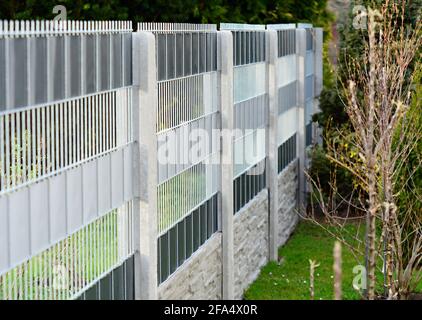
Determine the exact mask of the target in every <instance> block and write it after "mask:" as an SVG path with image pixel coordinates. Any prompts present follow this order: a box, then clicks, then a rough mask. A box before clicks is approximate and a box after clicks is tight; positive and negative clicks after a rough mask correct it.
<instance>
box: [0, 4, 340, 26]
mask: <svg viewBox="0 0 422 320" xmlns="http://www.w3.org/2000/svg"><path fill="white" fill-rule="evenodd" d="M56 5H63V6H65V7H66V9H67V15H68V18H69V19H77V20H132V21H134V22H142V21H145V22H191V23H220V22H238V23H256V24H265V23H290V22H310V23H313V24H315V25H318V26H326V25H327V23H328V21H330V19H331V18H332V16H331V14H330V13H329V12H328V11H327V9H326V7H327V6H326V5H327V0H226V1H223V0H207V1H205V0H172V1H167V0H100V1H87V0H84V1H82V0H59V1H57V0H54V1H53V0H44V1H36V0H26V1H22V0H3V1H1V2H0V19H29V20H32V19H34V20H35V19H51V18H53V17H54V16H55V14H54V13H53V8H54V6H56Z"/></svg>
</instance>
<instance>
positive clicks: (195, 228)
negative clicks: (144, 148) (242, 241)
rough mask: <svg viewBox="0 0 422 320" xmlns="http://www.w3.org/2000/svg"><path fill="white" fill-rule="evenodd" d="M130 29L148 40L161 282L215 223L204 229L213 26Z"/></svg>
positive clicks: (212, 175) (214, 122)
mask: <svg viewBox="0 0 422 320" xmlns="http://www.w3.org/2000/svg"><path fill="white" fill-rule="evenodd" d="M138 30H145V31H152V32H153V33H154V35H155V41H156V58H157V59H156V61H157V80H158V92H157V94H158V106H157V107H158V109H157V141H158V145H157V148H158V163H157V166H158V183H159V184H158V186H157V195H158V197H157V199H158V200H157V201H158V210H157V211H158V212H157V213H158V219H157V222H158V234H159V238H158V246H159V250H158V261H159V265H158V282H159V283H161V282H162V281H164V280H165V279H166V278H167V277H168V276H169V275H170V274H172V273H173V272H174V271H175V270H176V268H177V267H178V266H180V265H181V264H182V263H183V261H185V260H186V259H188V258H189V257H190V255H191V254H192V253H193V252H195V251H196V250H197V249H198V248H199V245H200V244H202V243H203V242H204V241H205V240H206V239H208V238H209V237H210V236H211V234H212V233H214V232H215V231H216V230H217V229H216V228H211V227H210V229H209V230H210V231H212V232H210V233H209V234H208V229H206V227H207V226H208V224H207V221H208V220H207V219H208V218H207V215H208V214H212V213H213V212H214V211H212V210H211V209H210V208H211V206H209V203H210V202H212V201H211V199H213V197H215V196H216V194H217V192H218V191H219V190H218V181H219V172H220V170H219V157H220V154H219V144H218V141H219V135H218V134H219V130H220V121H219V117H218V114H219V102H218V92H217V90H218V71H217V50H218V48H217V32H216V26H215V25H192V24H155V23H141V24H139V25H138ZM208 206H209V207H210V208H209V209H205V208H208ZM208 211H209V212H210V213H208ZM201 219H202V220H201ZM200 221H202V222H200ZM204 223H205V224H204ZM186 224H188V225H190V227H186ZM201 230H202V231H201ZM201 232H202V233H201ZM186 239H192V240H191V241H186ZM187 243H188V244H187Z"/></svg>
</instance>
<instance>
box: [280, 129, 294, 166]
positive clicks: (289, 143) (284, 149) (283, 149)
mask: <svg viewBox="0 0 422 320" xmlns="http://www.w3.org/2000/svg"><path fill="white" fill-rule="evenodd" d="M296 146H297V134H296V133H295V134H294V135H292V136H291V137H289V138H288V139H287V140H286V141H285V142H283V143H282V144H281V145H280V146H279V147H278V173H280V172H281V171H283V169H284V168H286V167H287V166H288V165H289V164H290V163H291V162H292V161H293V160H295V159H296V157H297V154H296V153H297V152H296V150H297V149H296Z"/></svg>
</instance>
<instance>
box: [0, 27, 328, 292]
mask: <svg viewBox="0 0 422 320" xmlns="http://www.w3.org/2000/svg"><path fill="white" fill-rule="evenodd" d="M219 29H220V31H217V26H216V25H194V24H173V23H140V24H139V25H138V26H137V30H138V31H137V32H133V29H132V23H131V22H127V21H118V22H114V21H113V22H112V21H105V22H99V21H89V22H87V21H83V22H82V21H0V300H2V299H4V300H8V299H22V300H23V299H25V300H26V299H30V300H32V299H135V298H137V299H139V298H155V297H157V287H158V286H159V285H160V284H161V283H163V282H165V281H168V279H169V277H171V275H172V274H174V273H175V272H176V271H177V269H178V268H179V267H181V266H182V265H183V264H185V263H186V262H187V261H189V259H191V257H192V255H194V254H195V252H196V251H198V249H199V248H200V247H201V246H202V245H204V243H206V241H207V240H208V239H209V238H210V237H212V235H213V234H215V233H219V232H222V233H223V242H224V243H223V246H222V247H223V252H224V254H223V257H224V258H223V273H224V279H223V286H224V288H225V289H224V292H225V294H223V296H224V297H230V281H231V278H230V272H231V271H230V263H232V261H231V259H232V257H231V258H230V248H231V246H232V244H231V243H230V241H232V232H233V230H232V228H231V227H230V221H231V219H233V215H235V214H237V213H238V212H239V211H240V210H241V209H242V207H244V206H245V205H246V204H247V203H249V202H250V201H253V199H254V197H255V196H256V195H257V194H258V193H259V192H260V191H261V190H263V189H266V188H267V189H269V190H270V202H271V203H273V202H274V201H275V200H274V198H273V197H274V195H276V194H277V190H276V189H277V187H276V185H275V182H274V181H275V177H276V176H277V174H278V173H280V172H282V170H283V169H284V168H286V167H287V165H288V164H289V163H291V162H292V161H293V160H295V159H299V165H300V167H301V169H302V170H303V168H304V167H303V166H304V162H305V148H306V147H307V146H308V145H310V144H311V143H312V139H314V138H315V132H313V131H312V119H311V118H312V114H313V113H314V112H315V111H317V103H316V100H315V99H317V97H318V95H319V92H320V90H321V79H322V67H321V66H322V64H321V61H320V60H321V53H320V51H321V42H322V39H321V38H322V37H321V34H322V32H321V29H317V28H312V26H311V25H298V26H296V25H294V24H293V25H268V26H263V25H262V26H261V25H239V24H221V25H220V28H219ZM227 130H228V131H230V132H231V135H230V137H225V136H224V131H227ZM225 159H226V161H225ZM227 159H228V161H227ZM302 175H303V174H302ZM301 184H302V185H301V187H300V188H301V193H303V192H304V190H305V186H304V179H303V178H302V180H301ZM299 201H303V200H300V199H299ZM275 209H277V207H276V204H274V203H273V204H272V205H270V210H269V211H270V212H269V215H270V216H272V215H274V213H273V212H272V211H274V210H275ZM230 216H231V217H230ZM270 223H274V222H273V220H271V219H270ZM230 228H231V229H230ZM273 228H274V227H273ZM271 230H273V231H274V229H271V227H270V233H271ZM274 232H275V231H274ZM225 234H226V236H224V235H225ZM271 237H272V236H271V235H270V238H271ZM274 237H275V236H274ZM272 246H273V247H274V246H275V242H272ZM273 251H274V249H273ZM273 255H274V254H273Z"/></svg>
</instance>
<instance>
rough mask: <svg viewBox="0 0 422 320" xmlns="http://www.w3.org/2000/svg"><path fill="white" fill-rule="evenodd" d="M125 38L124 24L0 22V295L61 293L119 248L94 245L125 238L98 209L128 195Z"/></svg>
mask: <svg viewBox="0 0 422 320" xmlns="http://www.w3.org/2000/svg"><path fill="white" fill-rule="evenodd" d="M131 37H132V34H131V23H130V22H77V21H65V22H64V21H62V22H58V21H36V22H35V21H12V22H7V21H0V43H1V44H0V51H1V52H0V70H1V71H4V72H2V73H1V74H0V78H1V80H0V95H1V96H2V97H4V98H2V99H1V102H0V206H1V207H2V210H1V215H0V219H1V223H0V224H1V225H2V230H1V231H2V236H1V240H2V241H4V243H5V244H6V246H7V249H6V250H1V251H0V274H1V276H0V287H1V289H0V291H1V293H0V295H1V297H0V298H2V299H68V298H73V297H74V296H75V294H77V293H78V291H81V290H84V289H86V286H89V285H91V284H92V282H93V281H94V280H95V279H96V278H98V277H100V276H101V274H103V273H104V272H106V271H107V270H108V269H110V268H112V267H113V268H114V267H115V266H116V261H115V258H118V259H123V258H125V257H126V255H125V256H124V257H123V255H121V256H119V255H115V256H113V253H112V252H111V253H110V250H111V249H110V250H108V251H107V250H106V251H104V250H105V249H107V247H108V246H114V244H113V243H115V244H116V245H119V246H120V245H124V246H127V245H126V244H123V242H122V241H126V242H127V241H132V240H129V238H127V239H123V238H122V239H118V234H117V233H113V234H112V233H110V232H111V228H112V226H113V225H115V228H117V229H119V228H122V226H123V225H127V227H128V228H132V222H130V223H129V222H124V221H123V220H121V219H120V218H117V216H116V218H113V217H112V215H113V214H112V213H109V214H107V213H108V212H114V211H112V210H114V209H115V208H120V207H121V206H123V205H124V204H125V203H128V202H130V201H131V200H132V199H133V197H134V195H133V190H132V184H133V183H132V176H133V175H132V147H133V144H132V142H133V137H132V119H131V113H132V87H131V85H132V62H131V58H132V46H131V45H132V40H131V39H132V38H131ZM119 210H120V211H121V210H122V209H118V210H117V211H115V212H118V211H119ZM124 210H126V211H127V212H129V211H130V210H131V209H130V210H129V208H128V207H124ZM120 220H121V221H120ZM113 221H115V222H113ZM125 221H126V220H125ZM127 221H129V220H127ZM130 221H131V219H130ZM128 223H129V224H130V226H129V224H128ZM3 229H4V230H3ZM122 232H123V231H122ZM124 233H125V234H128V232H126V231H125V232H124ZM82 234H84V237H85V238H83V236H82ZM130 234H132V231H131V232H130ZM107 237H108V238H109V242H107V241H108V240H107ZM116 237H117V238H116ZM84 239H85V240H86V241H87V242H88V243H84V242H83V241H85V240H84ZM126 242H125V243H126ZM2 245H4V244H2ZM78 246H79V247H78ZM78 248H79V249H78ZM2 249H3V248H2ZM89 250H91V252H89ZM118 250H121V249H119V248H118ZM79 251H85V252H86V255H85V256H82V255H81V254H80V253H79ZM130 251H131V253H132V251H133V250H132V249H130ZM116 252H117V251H116ZM122 254H123V253H122ZM97 255H98V256H97ZM113 257H114V258H113ZM72 259H73V260H72ZM75 259H79V260H78V261H76V260H75ZM113 259H114V260H113ZM72 261H73V262H72ZM119 261H120V260H119ZM90 266H92V268H94V269H87V268H90ZM57 268H59V269H60V270H61V271H59V273H60V272H65V275H64V277H71V278H72V279H71V280H69V281H68V283H67V284H66V288H62V289H60V288H59V289H58V287H57V286H58V285H57V284H56V283H55V281H59V280H57V279H59V278H60V277H61V275H60V274H59V275H56V274H55V272H56V271H57V270H56V269H57ZM63 268H65V269H66V270H65V271H63V270H64V269H63ZM87 270H89V271H87ZM83 274H84V275H83ZM76 278H77V279H78V280H75V279H76ZM60 279H62V278H60ZM66 279H67V278H66ZM60 281H61V280H60Z"/></svg>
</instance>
